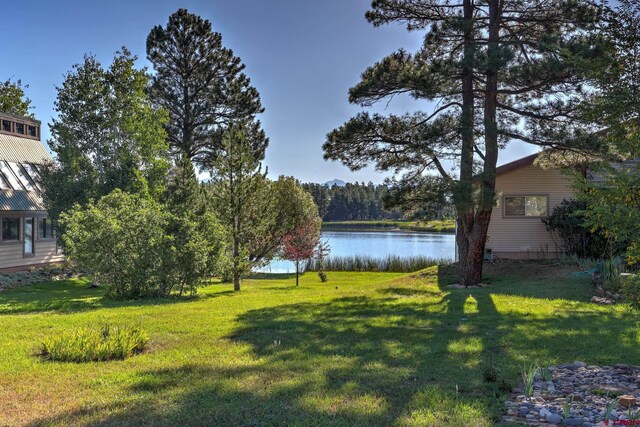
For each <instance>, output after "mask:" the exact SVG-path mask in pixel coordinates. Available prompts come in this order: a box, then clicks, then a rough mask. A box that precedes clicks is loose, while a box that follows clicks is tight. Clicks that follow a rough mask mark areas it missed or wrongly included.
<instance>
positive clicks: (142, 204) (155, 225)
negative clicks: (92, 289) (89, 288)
mask: <svg viewBox="0 0 640 427" xmlns="http://www.w3.org/2000/svg"><path fill="white" fill-rule="evenodd" d="M60 222H61V223H63V225H64V230H65V232H64V234H63V235H62V240H63V242H64V247H65V252H66V254H67V256H68V257H69V258H71V259H73V260H75V261H77V263H78V267H80V268H82V269H86V270H87V271H88V272H90V275H91V276H92V279H93V281H94V283H96V284H103V285H106V286H107V296H109V297H111V298H113V299H129V298H143V297H148V296H156V295H160V294H161V289H160V286H159V283H160V273H161V267H162V255H163V252H164V249H165V247H166V245H167V240H168V238H167V236H166V235H165V231H164V229H165V227H166V223H167V215H166V214H165V213H164V212H163V211H162V210H161V208H160V205H159V204H157V203H156V202H154V201H153V200H149V199H146V198H144V197H142V196H138V195H133V194H127V193H124V192H122V191H120V190H115V191H113V192H112V193H111V194H109V195H107V196H104V197H103V198H101V199H100V200H99V201H98V203H96V204H93V203H89V205H88V206H87V207H86V208H81V207H80V206H79V205H75V206H74V207H73V208H72V209H71V211H70V212H68V213H63V214H62V215H61V216H60Z"/></svg>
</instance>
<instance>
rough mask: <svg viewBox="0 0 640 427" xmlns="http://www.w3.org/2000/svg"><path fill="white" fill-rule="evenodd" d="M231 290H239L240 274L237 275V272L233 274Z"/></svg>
mask: <svg viewBox="0 0 640 427" xmlns="http://www.w3.org/2000/svg"><path fill="white" fill-rule="evenodd" d="M233 290H234V291H239V290H240V274H238V273H237V272H234V273H233Z"/></svg>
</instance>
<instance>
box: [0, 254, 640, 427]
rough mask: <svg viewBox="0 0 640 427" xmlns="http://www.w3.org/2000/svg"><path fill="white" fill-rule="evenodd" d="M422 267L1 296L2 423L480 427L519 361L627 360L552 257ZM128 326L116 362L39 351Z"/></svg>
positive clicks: (632, 353)
mask: <svg viewBox="0 0 640 427" xmlns="http://www.w3.org/2000/svg"><path fill="white" fill-rule="evenodd" d="M445 273H446V272H444V271H439V270H438V268H437V267H433V268H431V269H428V270H425V271H424V272H422V273H418V274H413V275H403V274H395V273H330V274H329V280H330V281H329V282H328V283H324V284H323V283H320V282H319V280H318V278H317V276H316V275H314V274H307V275H305V276H303V278H302V281H301V285H300V287H298V288H296V287H295V286H293V283H294V279H293V278H290V277H280V278H262V279H254V280H248V281H246V282H245V284H244V289H243V290H242V292H240V293H238V294H235V293H233V292H232V291H231V285H228V284H217V285H212V286H209V287H207V288H205V289H202V290H201V291H200V293H199V297H198V298H196V299H192V300H177V299H176V300H171V301H147V302H112V301H107V300H104V299H103V298H102V292H103V291H102V290H100V289H89V288H88V286H87V285H88V284H87V283H86V282H83V281H80V280H72V281H66V282H59V283H49V284H42V285H32V286H28V287H24V288H19V289H13V290H9V291H6V292H2V293H0V324H1V325H2V332H0V372H1V373H2V374H1V375H0V425H5V424H8V425H70V424H71V425H237V426H239V425H255V426H262V425H300V426H309V425H344V426H351V425H363V426H364V425H394V424H395V425H474V426H475V425H493V424H494V423H495V420H497V419H499V416H500V414H501V411H502V410H503V407H502V403H501V402H502V400H503V399H502V397H501V395H500V392H499V390H498V385H497V384H494V383H486V382H485V381H484V380H483V371H484V369H485V368H486V367H487V366H494V367H495V368H497V369H498V370H499V372H500V379H501V380H504V381H506V382H507V383H508V384H509V385H512V386H515V385H516V384H517V383H518V377H519V368H520V366H521V364H522V363H525V362H531V361H539V362H540V363H544V364H546V363H561V362H573V361H574V360H582V361H586V362H588V363H595V364H613V363H634V364H640V346H639V344H640V335H639V332H640V329H639V326H640V322H639V321H638V315H637V313H634V312H630V311H629V309H628V307H627V306H624V305H619V306H614V307H604V306H597V305H594V304H591V303H589V302H587V301H588V300H589V298H590V297H591V295H592V289H591V284H590V282H589V280H588V278H586V277H585V276H571V275H570V274H569V271H568V269H567V268H566V267H561V266H557V267H551V266H536V265H529V266H525V265H520V266H515V268H514V267H513V266H512V267H509V268H507V267H502V266H498V267H494V266H491V268H490V269H489V271H488V275H487V280H488V281H489V282H490V283H491V286H490V287H487V288H482V289H472V290H465V289H447V288H445V287H444V285H446V284H447V283H449V282H450V280H451V277H450V276H447V275H446V274H445ZM104 322H109V323H112V324H135V325H141V326H142V327H143V328H144V329H145V330H146V331H147V332H149V334H150V335H151V346H150V349H149V350H148V351H147V352H145V353H143V354H141V355H137V356H134V357H131V358H129V359H127V360H124V361H114V362H102V363H86V364H74V363H58V362H44V361H41V360H39V359H38V358H37V357H35V356H34V354H35V352H36V350H37V347H38V344H39V343H40V342H41V340H42V339H43V338H44V337H45V336H48V335H50V334H57V333H60V332H62V331H65V330H70V329H73V328H77V327H84V326H91V325H99V324H101V323H104Z"/></svg>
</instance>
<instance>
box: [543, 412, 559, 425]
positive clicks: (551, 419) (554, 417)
mask: <svg viewBox="0 0 640 427" xmlns="http://www.w3.org/2000/svg"><path fill="white" fill-rule="evenodd" d="M544 419H545V420H547V422H548V423H549V424H560V423H561V422H562V417H561V416H560V415H558V414H551V415H547V416H546V417H544Z"/></svg>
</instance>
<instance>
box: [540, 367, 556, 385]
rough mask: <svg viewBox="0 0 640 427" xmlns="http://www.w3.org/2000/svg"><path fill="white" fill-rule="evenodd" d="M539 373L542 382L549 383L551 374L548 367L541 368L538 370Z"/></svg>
mask: <svg viewBox="0 0 640 427" xmlns="http://www.w3.org/2000/svg"><path fill="white" fill-rule="evenodd" d="M539 372H540V378H541V379H542V381H551V379H552V378H553V372H551V370H550V369H549V367H548V366H541V367H540V368H539Z"/></svg>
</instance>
